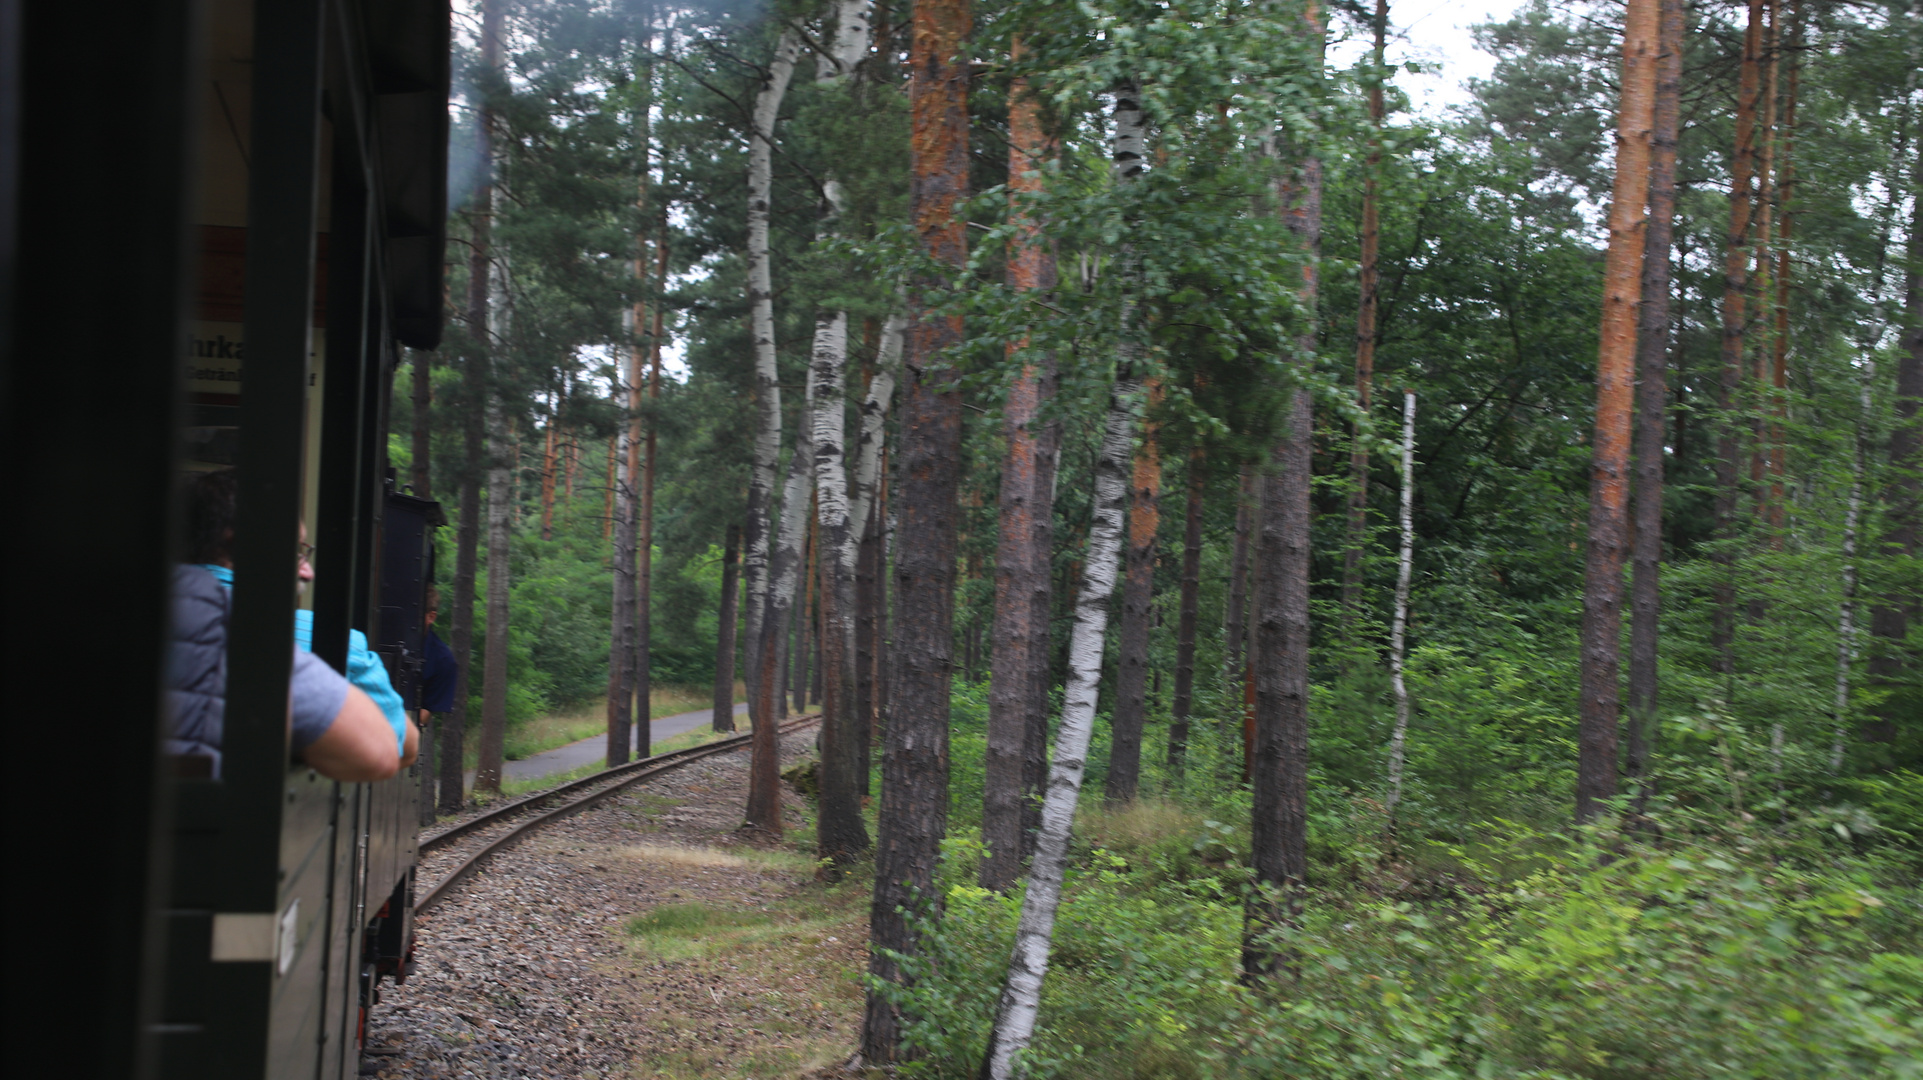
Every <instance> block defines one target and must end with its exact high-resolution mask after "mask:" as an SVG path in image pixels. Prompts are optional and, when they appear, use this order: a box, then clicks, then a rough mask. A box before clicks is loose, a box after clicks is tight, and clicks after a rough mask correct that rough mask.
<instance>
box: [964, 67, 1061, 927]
mask: <svg viewBox="0 0 1923 1080" xmlns="http://www.w3.org/2000/svg"><path fill="white" fill-rule="evenodd" d="M1021 49H1022V46H1021V42H1020V40H1019V39H1018V40H1017V41H1016V42H1015V43H1014V45H1013V46H1012V47H1011V51H1010V58H1011V60H1015V59H1019V58H1020V56H1021ZM1008 117H1009V121H1008V122H1009V147H1008V189H1009V197H1010V212H1011V213H1013V214H1016V215H1021V214H1023V203H1022V200H1023V199H1024V198H1027V197H1032V196H1033V195H1034V194H1036V193H1038V192H1039V191H1041V188H1042V173H1041V170H1042V168H1043V166H1044V165H1046V163H1047V162H1048V161H1049V160H1050V159H1051V158H1052V157H1053V156H1054V154H1055V141H1054V139H1052V138H1051V137H1050V136H1049V134H1048V131H1047V129H1046V128H1045V127H1043V125H1042V116H1041V106H1040V103H1039V102H1038V101H1036V99H1035V97H1034V95H1033V94H1032V93H1031V92H1030V91H1029V89H1028V81H1027V80H1026V79H1023V78H1018V79H1016V80H1014V82H1013V84H1012V85H1011V86H1010V87H1009V91H1008ZM1020 221H1021V231H1020V233H1019V236H1018V239H1017V240H1016V241H1015V242H1013V243H1011V244H1010V245H1009V253H1008V284H1009V287H1010V288H1012V289H1015V290H1017V291H1020V292H1030V293H1038V294H1041V295H1044V296H1045V295H1047V294H1048V293H1049V292H1050V291H1052V290H1053V289H1054V287H1055V259H1054V255H1053V253H1052V252H1051V251H1050V249H1049V247H1048V245H1047V243H1046V242H1045V241H1044V240H1043V238H1042V236H1041V226H1040V223H1039V222H1035V221H1032V220H1029V219H1028V218H1027V217H1025V216H1023V217H1021V218H1020ZM1024 348H1026V343H1020V344H1013V345H1010V346H1009V350H1008V351H1009V353H1010V358H1011V359H1013V357H1014V356H1015V354H1018V353H1020V352H1021V351H1022V350H1023V349H1024ZM1052 366H1053V364H1052V362H1050V361H1049V360H1047V359H1044V360H1043V361H1042V362H1041V363H1039V364H1038V363H1034V362H1029V363H1025V364H1023V365H1022V368H1021V371H1020V373H1019V374H1018V375H1016V377H1015V380H1014V382H1012V383H1011V384H1010V385H1009V388H1008V400H1007V403H1006V404H1005V405H1004V406H1003V410H1002V435H1003V438H1004V440H1005V441H1006V442H1007V450H1006V453H1005V455H1004V457H1003V460H1002V475H1001V491H1000V496H999V503H998V506H997V509H998V511H999V512H998V514H997V521H998V525H999V528H1000V532H999V535H998V536H997V538H996V546H995V614H994V623H993V626H992V628H991V631H990V637H991V640H992V641H993V642H994V649H993V650H992V652H991V653H990V657H989V676H988V749H987V755H986V758H985V760H984V762H983V783H982V843H983V845H984V846H985V847H986V848H987V849H988V850H987V853H986V855H985V856H984V857H983V859H982V865H981V884H982V887H983V888H986V889H994V890H996V891H998V892H1005V891H1007V890H1008V889H1010V888H1012V887H1014V884H1015V881H1016V879H1017V878H1019V877H1020V876H1021V866H1022V862H1021V860H1022V856H1023V854H1024V850H1023V849H1024V848H1025V847H1026V846H1027V844H1026V843H1025V834H1026V829H1024V827H1023V826H1024V824H1025V822H1024V820H1023V819H1024V817H1025V816H1026V815H1025V813H1024V811H1025V809H1026V804H1027V803H1028V802H1029V801H1030V799H1029V793H1030V790H1031V784H1030V778H1029V773H1030V772H1031V769H1030V767H1029V757H1030V754H1031V752H1032V751H1031V748H1030V746H1029V729H1030V727H1031V726H1033V723H1032V721H1033V717H1032V714H1033V713H1034V711H1035V709H1036V700H1035V681H1036V675H1035V671H1036V665H1037V659H1038V657H1039V658H1040V662H1041V663H1042V664H1043V665H1046V663H1047V650H1048V611H1047V599H1046V598H1047V596H1048V591H1049V573H1048V570H1049V566H1048V557H1049V551H1048V548H1047V546H1046V538H1047V536H1048V533H1049V531H1050V530H1048V529H1047V528H1046V527H1045V526H1038V519H1043V520H1045V519H1048V518H1050V517H1052V516H1053V514H1054V507H1053V505H1052V503H1053V499H1052V495H1053V492H1051V491H1049V490H1048V489H1047V488H1045V487H1043V486H1042V484H1041V479H1042V475H1041V474H1042V470H1041V464H1042V463H1041V460H1040V456H1041V447H1040V445H1039V441H1038V436H1039V435H1040V434H1041V432H1040V429H1039V424H1040V412H1041V409H1042V407H1043V406H1044V405H1045V404H1046V402H1047V395H1048V393H1049V392H1050V390H1052V388H1053V382H1052V379H1051V378H1050V375H1051V373H1050V372H1049V371H1047V370H1045V369H1047V368H1050V367H1052ZM1038 545H1040V546H1038ZM1037 593H1039V594H1040V595H1041V597H1042V598H1043V601H1042V604H1041V605H1040V608H1039V611H1038V606H1037V604H1036V602H1035V598H1036V594H1037ZM1038 615H1039V616H1040V617H1039V619H1038V618H1037V616H1038ZM1044 677H1045V676H1044ZM1045 692H1046V691H1045V690H1044V693H1045ZM1044 723H1045V721H1044Z"/></svg>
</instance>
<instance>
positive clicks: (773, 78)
mask: <svg viewBox="0 0 1923 1080" xmlns="http://www.w3.org/2000/svg"><path fill="white" fill-rule="evenodd" d="M800 51H801V40H800V37H799V36H798V35H796V34H795V33H794V32H792V31H787V30H784V31H783V32H782V34H781V39H780V40H779V41H778V42H777V43H776V44H775V52H774V58H773V59H772V60H771V61H770V62H769V65H768V70H767V72H766V73H765V74H764V76H763V78H762V82H761V86H760V88H759V90H757V91H756V93H755V105H754V115H753V118H752V121H751V124H752V126H751V130H750V131H749V133H748V307H749V322H750V325H751V327H752V336H753V338H754V358H755V406H756V410H757V412H758V414H759V415H758V418H757V419H758V422H757V424H756V426H755V447H754V468H753V471H752V472H751V473H750V475H749V481H748V507H747V515H746V523H747V524H746V531H745V533H744V534H743V537H742V545H743V555H742V568H741V569H742V574H743V575H744V576H745V577H746V578H747V595H748V600H747V602H748V625H747V627H746V630H747V667H748V679H747V682H748V702H749V705H748V711H749V720H750V722H751V723H752V724H754V726H755V729H756V732H757V738H756V739H755V740H754V746H755V747H756V749H755V750H754V751H752V753H753V754H756V755H760V754H774V753H778V747H777V746H776V742H775V741H774V739H773V730H772V729H773V725H774V724H775V723H777V722H778V720H779V717H777V716H775V715H774V711H773V709H772V698H773V696H774V695H773V694H772V693H768V692H766V691H770V690H773V689H774V688H773V687H763V686H762V685H761V682H760V680H761V673H762V672H763V671H764V670H768V667H769V665H768V664H766V663H764V662H763V660H762V657H761V648H762V646H763V644H765V643H766V640H767V639H768V638H769V636H770V635H768V634H767V633H766V632H765V630H764V628H763V626H762V623H761V620H762V618H763V616H764V615H765V614H766V613H767V608H768V578H769V573H768V559H769V545H770V543H771V540H772V538H773V533H774V523H773V513H774V494H775V490H774V489H775V470H776V468H777V467H778V465H779V462H780V458H781V385H780V372H779V368H778V366H777V364H776V362H775V361H776V357H775V307H774V276H773V272H772V270H771V268H770V264H769V254H768V215H769V209H770V206H771V201H772V197H773V187H774V137H775V121H776V119H777V118H778V117H779V115H780V113H781V99H782V98H783V97H784V96H785V95H786V94H787V92H788V81H789V79H790V78H792V77H793V75H794V70H795V57H796V56H797V55H798V54H799V53H800ZM776 639H777V640H778V637H777V638H776ZM764 704H765V705H767V706H768V707H769V709H770V711H767V712H764V711H762V707H763V705H764ZM764 727H765V728H769V731H768V732H766V733H765V734H766V735H767V740H766V742H767V745H766V747H763V746H762V743H763V741H764V740H763V739H762V738H761V737H760V735H761V734H763V733H762V732H761V729H762V728H764ZM771 760H772V759H771ZM755 761H756V762H758V763H759V764H756V765H752V766H750V769H749V774H750V776H751V777H759V776H762V775H763V774H764V773H766V774H767V775H771V776H773V777H774V778H775V779H774V781H773V782H774V783H775V784H776V785H777V787H778V786H779V784H780V773H781V770H780V769H779V768H778V767H775V768H772V769H770V768H769V763H768V762H761V759H760V758H759V757H756V758H755ZM758 798H759V799H760V803H761V804H762V805H764V806H767V805H774V806H777V807H778V805H779V799H780V792H779V790H774V791H766V792H761V793H760V794H759V796H758ZM756 801H757V796H753V795H751V796H750V798H749V804H750V807H751V808H752V807H753V806H754V805H756ZM754 820H755V819H754V815H753V813H752V809H751V813H750V821H754ZM774 827H775V828H776V829H779V821H778V818H777V821H776V824H775V826H774Z"/></svg>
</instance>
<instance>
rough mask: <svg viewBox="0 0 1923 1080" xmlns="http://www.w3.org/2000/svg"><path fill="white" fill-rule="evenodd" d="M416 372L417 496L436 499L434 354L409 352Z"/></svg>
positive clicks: (415, 438)
mask: <svg viewBox="0 0 1923 1080" xmlns="http://www.w3.org/2000/svg"><path fill="white" fill-rule="evenodd" d="M408 352H409V355H410V356H411V358H412V364H413V368H414V393H413V398H412V402H411V403H412V405H413V406H414V442H413V455H412V456H413V458H414V464H413V470H412V471H413V483H414V496H415V497H416V498H420V499H432V498H433V497H434V470H433V469H432V468H430V467H429V465H430V461H429V458H430V457H431V455H432V454H433V451H434V380H433V359H434V354H433V353H431V352H426V351H424V350H421V349H410V350H408Z"/></svg>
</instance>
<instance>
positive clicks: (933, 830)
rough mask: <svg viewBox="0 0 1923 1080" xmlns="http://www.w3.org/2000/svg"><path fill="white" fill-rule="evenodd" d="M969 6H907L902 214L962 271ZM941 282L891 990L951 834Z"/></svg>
mask: <svg viewBox="0 0 1923 1080" xmlns="http://www.w3.org/2000/svg"><path fill="white" fill-rule="evenodd" d="M972 21H973V13H972V10H971V4H970V2H969V0H921V2H919V3H917V4H915V5H914V25H913V32H912V35H911V46H910V55H909V61H910V68H911V77H910V80H909V84H908V102H909V116H910V119H909V123H910V128H911V136H910V150H909V173H910V180H909V214H910V220H912V221H913V222H914V227H915V229H916V232H917V234H918V235H919V238H920V242H921V246H922V250H923V251H924V252H926V253H927V255H928V257H929V258H930V259H932V260H934V261H935V262H936V263H938V264H941V265H943V266H946V267H951V268H959V267H960V266H962V265H963V263H964V261H965V259H966V256H967V237H966V235H965V228H964V225H963V223H962V222H961V221H960V220H958V219H957V217H956V213H957V211H958V210H959V209H960V204H961V200H962V199H963V198H964V196H965V195H966V193H967V189H968V72H969V58H968V56H967V54H966V52H965V51H964V50H965V46H964V42H966V40H967V38H968V34H969V30H970V26H971V23H972ZM940 288H942V283H941V281H940V279H939V278H934V279H931V280H923V281H921V282H918V287H917V288H916V289H913V290H911V292H910V297H911V306H910V309H909V326H910V329H909V339H908V363H907V370H908V381H907V387H906V392H905V395H904V399H903V403H902V434H901V455H902V460H901V490H900V500H899V509H898V513H899V516H900V538H901V539H900V549H899V551H900V555H899V557H898V559H897V563H896V571H895V572H896V574H897V582H898V583H897V586H896V588H897V596H898V598H899V603H900V605H901V613H900V619H899V620H898V621H897V624H896V631H895V645H894V651H893V656H892V660H893V664H892V671H891V673H890V682H889V695H890V699H891V700H890V703H889V713H888V716H889V720H888V724H887V728H886V733H885V735H884V740H883V751H882V782H881V813H880V842H879V843H878V844H877V845H876V851H875V895H874V906H873V910H872V913H871V918H870V926H871V933H870V948H869V962H868V970H869V973H870V974H871V975H872V976H874V977H875V979H877V980H879V981H882V982H900V981H901V979H902V972H901V969H900V967H899V965H897V964H896V962H895V961H894V960H892V959H890V958H889V956H888V951H893V952H895V953H898V954H911V953H914V952H915V951H916V948H917V942H916V939H915V935H914V932H913V930H912V929H911V926H910V924H909V921H908V918H907V915H906V913H908V912H912V911H919V910H922V909H924V908H925V907H927V906H930V905H933V906H934V907H935V909H936V910H937V911H938V910H939V904H940V896H939V895H938V894H937V893H936V891H935V889H934V883H935V864H936V861H937V859H938V858H939V857H940V854H941V840H942V837H943V835H944V834H945V833H946V831H947V824H948V698H949V681H950V677H951V667H952V666H951V659H952V658H951V656H950V653H951V651H952V645H953V635H954V591H955V546H956V532H957V528H958V525H959V513H958V507H957V506H956V493H957V490H958V487H959V484H960V479H961V470H960V461H961V393H960V391H959V389H957V388H956V386H955V385H954V381H955V376H956V374H958V373H957V372H955V371H954V370H953V368H951V367H950V364H949V361H948V360H947V358H946V357H945V356H944V352H945V350H946V349H947V348H948V347H949V346H951V345H953V344H955V343H956V342H959V341H960V340H961V337H962V324H961V317H960V316H941V317H937V316H933V315H931V314H929V313H927V312H926V311H925V310H924V308H923V302H922V299H921V298H922V296H923V295H924V294H925V293H928V292H932V291H934V290H938V289H940ZM900 1043H901V1016H900V1014H899V1012H898V1011H897V1010H896V1009H895V1007H894V1006H893V1005H892V1004H890V1003H889V1002H888V1000H887V999H886V998H884V997H882V996H881V995H880V994H879V993H877V992H875V991H874V990H870V991H869V992H868V1001H867V1008H866V1014H865V1016H864V1019H863V1025H862V1035H861V1053H862V1056H863V1057H864V1058H866V1059H867V1060H868V1061H870V1062H872V1063H876V1064H881V1063H886V1062H889V1061H893V1060H894V1059H895V1057H896V1055H897V1051H898V1049H899V1046H900Z"/></svg>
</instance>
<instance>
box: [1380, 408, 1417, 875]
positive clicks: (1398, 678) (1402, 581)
mask: <svg viewBox="0 0 1923 1080" xmlns="http://www.w3.org/2000/svg"><path fill="white" fill-rule="evenodd" d="M1415 492H1416V392H1415V391H1414V390H1407V389H1405V390H1403V391H1402V498H1401V501H1400V503H1399V504H1398V508H1397V513H1396V523H1397V525H1398V526H1399V527H1400V529H1401V542H1400V543H1399V544H1398V545H1397V547H1396V598H1395V612H1394V613H1393V614H1392V615H1391V616H1390V620H1389V686H1390V689H1391V690H1393V691H1394V693H1395V702H1396V719H1395V730H1394V731H1393V732H1392V733H1391V734H1390V736H1389V796H1388V798H1386V799H1384V800H1383V814H1384V816H1386V817H1387V818H1388V819H1389V835H1390V836H1392V837H1393V836H1394V835H1395V831H1396V805H1397V804H1398V803H1400V802H1401V801H1402V763H1403V743H1404V741H1405V740H1406V739H1407V738H1408V736H1409V684H1408V681H1407V680H1406V678H1405V677H1404V676H1405V672H1404V667H1405V663H1406V659H1407V657H1408V644H1409V574H1410V571H1411V569H1412V568H1413V564H1414V561H1415V547H1416V530H1415V517H1414V513H1415Z"/></svg>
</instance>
